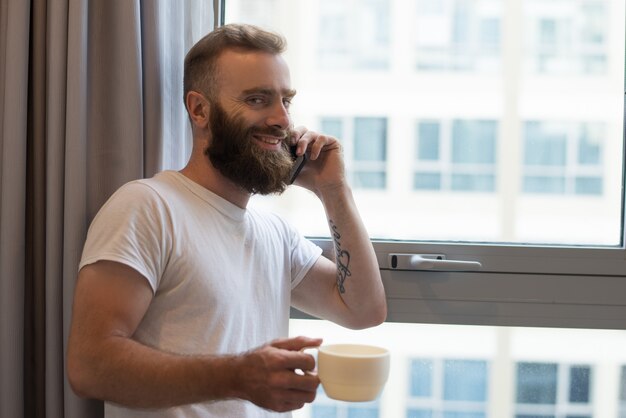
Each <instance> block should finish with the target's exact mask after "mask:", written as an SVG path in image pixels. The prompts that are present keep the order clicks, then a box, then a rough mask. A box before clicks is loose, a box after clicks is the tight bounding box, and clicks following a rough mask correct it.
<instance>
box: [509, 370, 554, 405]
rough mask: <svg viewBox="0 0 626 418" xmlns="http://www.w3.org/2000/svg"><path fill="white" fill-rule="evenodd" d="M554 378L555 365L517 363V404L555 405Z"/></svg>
mask: <svg viewBox="0 0 626 418" xmlns="http://www.w3.org/2000/svg"><path fill="white" fill-rule="evenodd" d="M556 376H557V365H556V364H550V363H525V362H524V363H518V365H517V402H518V403H533V404H555V403H556Z"/></svg>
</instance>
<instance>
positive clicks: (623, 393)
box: [619, 366, 626, 418]
mask: <svg viewBox="0 0 626 418" xmlns="http://www.w3.org/2000/svg"><path fill="white" fill-rule="evenodd" d="M619 411H620V412H619V414H620V415H619V418H626V366H622V371H621V374H620V383H619Z"/></svg>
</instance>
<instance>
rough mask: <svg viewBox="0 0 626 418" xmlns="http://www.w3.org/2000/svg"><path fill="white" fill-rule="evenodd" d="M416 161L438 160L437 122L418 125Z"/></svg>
mask: <svg viewBox="0 0 626 418" xmlns="http://www.w3.org/2000/svg"><path fill="white" fill-rule="evenodd" d="M417 159H418V160H438V159H439V124H438V123H437V122H420V123H419V124H418V137H417Z"/></svg>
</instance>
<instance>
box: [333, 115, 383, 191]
mask: <svg viewBox="0 0 626 418" xmlns="http://www.w3.org/2000/svg"><path fill="white" fill-rule="evenodd" d="M321 129H322V132H324V133H326V134H329V135H332V136H335V137H337V138H341V139H342V145H343V147H344V158H345V164H346V170H347V172H348V180H349V181H350V183H351V184H352V185H353V186H354V188H355V189H373V190H384V189H385V188H386V187H387V118H384V117H355V118H350V119H343V118H334V117H326V118H322V120H321Z"/></svg>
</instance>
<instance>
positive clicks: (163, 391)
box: [68, 336, 241, 408]
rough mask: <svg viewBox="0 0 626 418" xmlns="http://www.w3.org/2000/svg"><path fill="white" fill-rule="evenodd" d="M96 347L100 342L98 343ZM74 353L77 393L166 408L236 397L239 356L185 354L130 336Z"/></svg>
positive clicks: (71, 367) (71, 369)
mask: <svg viewBox="0 0 626 418" xmlns="http://www.w3.org/2000/svg"><path fill="white" fill-rule="evenodd" d="M94 345H96V344H94ZM73 354H75V355H72V356H70V357H69V358H70V359H71V361H70V364H69V365H68V373H70V378H71V379H70V381H71V382H72V383H73V385H72V386H73V387H74V389H75V391H76V392H77V393H78V394H79V395H81V396H84V397H88V398H95V399H102V400H106V401H110V402H114V403H118V404H121V405H124V406H128V407H135V408H163V407H170V406H175V405H182V404H188V403H195V402H203V401H209V400H217V399H226V398H231V397H235V395H236V393H237V387H236V382H237V376H236V375H235V374H236V370H237V364H238V362H240V361H241V358H240V357H237V356H183V355H176V354H169V353H165V352H162V351H159V350H156V349H153V348H150V347H147V346H144V345H142V344H140V343H138V342H136V341H134V340H132V339H129V338H126V337H121V336H120V337H115V336H111V337H108V338H106V339H102V340H101V341H100V342H99V343H98V344H97V347H84V348H83V349H81V352H80V353H73Z"/></svg>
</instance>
